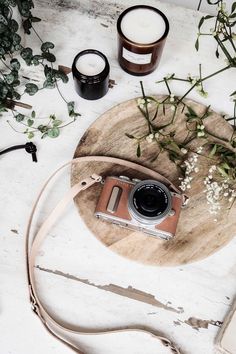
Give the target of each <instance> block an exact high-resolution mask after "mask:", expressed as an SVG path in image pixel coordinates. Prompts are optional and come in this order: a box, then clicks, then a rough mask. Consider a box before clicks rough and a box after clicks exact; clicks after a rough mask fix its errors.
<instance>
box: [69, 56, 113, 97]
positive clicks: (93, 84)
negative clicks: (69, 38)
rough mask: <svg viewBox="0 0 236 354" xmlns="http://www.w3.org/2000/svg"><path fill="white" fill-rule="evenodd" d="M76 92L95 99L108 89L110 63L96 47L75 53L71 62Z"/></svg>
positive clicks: (103, 94)
mask: <svg viewBox="0 0 236 354" xmlns="http://www.w3.org/2000/svg"><path fill="white" fill-rule="evenodd" d="M72 73H73V78H74V84H75V89H76V92H77V93H78V94H79V95H80V96H81V97H83V98H85V99H87V100H97V99H99V98H101V97H103V96H105V94H106V93H107V91H108V88H109V73H110V65H109V63H108V60H107V58H106V56H105V55H104V54H103V53H101V52H99V51H98V50H96V49H86V50H83V51H82V52H80V53H79V54H77V55H76V57H75V58H74V61H73V64H72Z"/></svg>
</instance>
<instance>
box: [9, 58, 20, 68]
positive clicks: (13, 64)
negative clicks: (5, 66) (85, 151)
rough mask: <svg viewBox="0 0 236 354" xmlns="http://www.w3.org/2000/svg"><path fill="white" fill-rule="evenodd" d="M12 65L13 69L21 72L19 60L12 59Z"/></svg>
mask: <svg viewBox="0 0 236 354" xmlns="http://www.w3.org/2000/svg"><path fill="white" fill-rule="evenodd" d="M10 65H11V67H12V68H13V69H15V70H19V69H20V62H19V60H18V59H15V58H14V59H12V60H11V61H10Z"/></svg>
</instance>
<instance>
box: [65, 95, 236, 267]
mask: <svg viewBox="0 0 236 354" xmlns="http://www.w3.org/2000/svg"><path fill="white" fill-rule="evenodd" d="M157 98H158V99H163V96H157ZM185 103H187V104H188V106H191V107H192V108H193V109H194V110H195V112H197V113H198V114H203V113H204V112H205V110H206V107H205V106H203V105H201V104H199V103H196V102H194V101H191V100H185ZM171 116H172V111H171V110H170V109H169V108H167V110H166V112H165V115H163V112H161V113H159V114H158V116H157V118H156V120H155V122H157V123H156V124H157V125H159V126H160V125H163V124H165V123H166V122H169V121H170V119H171ZM185 119H186V116H185V111H184V112H182V108H181V107H180V108H178V111H177V116H176V119H175V128H174V129H175V131H176V135H175V139H176V140H177V141H183V139H184V137H185V136H186V130H185ZM204 122H205V125H206V127H207V129H208V130H209V131H211V132H213V133H215V134H218V136H221V137H223V138H226V139H228V138H229V137H231V135H232V132H233V128H232V126H231V125H230V124H228V123H227V122H226V121H225V120H224V119H223V118H222V117H221V116H220V115H219V114H217V113H215V112H212V114H211V115H210V116H209V117H208V118H206V119H205V120H204ZM167 129H168V128H167ZM171 129H172V130H173V126H172V128H171ZM146 131H147V127H146V124H145V120H144V118H143V116H142V114H141V113H140V112H139V110H138V108H137V101H136V100H135V99H133V100H129V101H126V102H123V103H121V104H119V105H117V106H116V107H114V108H112V109H111V110H109V111H107V112H106V113H104V114H103V115H102V116H101V117H99V118H98V119H97V120H96V121H95V122H94V123H93V124H92V125H91V126H90V127H89V129H88V130H87V131H86V132H85V134H84V136H83V137H82V139H81V141H80V142H79V145H78V146H77V149H76V151H75V155H74V157H79V156H85V155H106V156H113V157H119V158H123V159H127V160H131V161H135V162H138V163H140V164H142V165H144V166H147V167H149V168H152V169H153V170H156V171H158V172H159V173H161V174H163V175H164V176H166V177H167V178H169V179H170V180H171V181H172V182H173V183H174V184H176V185H179V182H180V181H179V173H178V170H177V168H176V165H175V164H174V163H173V162H171V161H170V160H169V158H168V156H167V154H166V153H162V154H160V155H159V157H158V159H156V160H155V161H152V160H153V156H155V155H156V153H157V145H156V144H155V143H147V142H144V143H142V156H141V157H140V158H138V157H137V156H136V148H137V146H136V143H135V140H134V139H129V138H127V137H126V135H125V133H129V134H133V135H135V136H142V135H143V134H144V133H146ZM166 131H167V130H166ZM202 143H203V140H202V139H201V140H200V139H198V140H194V142H193V143H192V145H190V146H191V147H192V148H196V147H197V146H199V145H202ZM208 161H209V160H208V159H206V158H204V157H200V158H199V160H198V162H199V163H198V167H199V169H200V171H199V173H198V174H197V175H195V177H194V179H193V182H192V188H191V190H190V193H189V196H190V202H189V204H188V207H187V208H186V209H183V210H182V211H181V215H180V220H179V223H178V227H177V233H176V236H175V237H174V239H172V240H170V241H164V240H160V239H157V238H154V237H150V236H147V235H145V234H142V233H140V232H135V231H131V230H127V229H123V228H120V227H119V226H116V225H112V224H110V223H107V222H104V221H101V220H99V219H97V218H95V217H94V215H93V213H94V210H95V206H96V203H97V200H98V197H99V194H100V192H101V188H102V186H101V185H95V186H93V187H91V188H90V189H88V190H86V191H84V192H82V193H81V194H80V195H79V197H77V198H75V204H76V206H77V207H78V208H79V212H80V215H81V217H82V219H83V220H84V221H85V223H86V225H87V226H88V228H89V229H90V230H91V231H92V232H93V234H94V235H95V236H96V237H97V238H98V239H99V240H100V241H101V242H102V243H103V244H104V245H105V246H107V247H109V249H111V250H112V251H114V252H117V253H118V254H120V255H122V256H124V257H127V258H129V259H132V260H135V261H139V262H142V263H145V264H150V265H162V266H176V265H181V264H186V263H190V262H193V261H197V260H201V259H203V258H205V257H207V256H209V255H211V254H212V253H214V252H216V251H217V250H218V249H219V248H221V247H223V246H224V245H225V244H227V243H228V242H229V241H230V240H231V239H232V238H233V236H235V233H236V218H235V217H233V215H235V209H236V208H235V206H234V207H233V208H231V210H230V212H227V211H226V210H225V208H222V210H223V211H222V212H221V213H220V214H219V215H218V216H217V222H216V221H214V217H213V216H212V215H211V214H210V213H209V211H208V205H207V203H206V195H205V193H204V185H203V178H204V177H205V176H206V175H207V172H208V168H209V162H208ZM94 172H96V173H98V174H101V175H103V176H108V175H121V174H122V175H127V176H129V177H137V178H146V177H148V176H141V175H140V174H137V173H136V171H133V170H127V169H124V168H122V167H120V166H117V165H111V164H107V163H102V164H101V163H83V164H79V165H74V166H73V167H72V172H71V173H72V175H71V183H72V185H74V184H75V183H76V182H78V181H79V180H81V179H82V178H83V177H85V176H88V175H90V174H91V173H94ZM235 204H236V203H234V205H235Z"/></svg>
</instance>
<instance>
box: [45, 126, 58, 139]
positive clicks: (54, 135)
mask: <svg viewBox="0 0 236 354" xmlns="http://www.w3.org/2000/svg"><path fill="white" fill-rule="evenodd" d="M59 134H60V130H59V128H58V127H53V128H51V129H48V132H47V135H48V136H49V137H50V138H57V137H58V136H59Z"/></svg>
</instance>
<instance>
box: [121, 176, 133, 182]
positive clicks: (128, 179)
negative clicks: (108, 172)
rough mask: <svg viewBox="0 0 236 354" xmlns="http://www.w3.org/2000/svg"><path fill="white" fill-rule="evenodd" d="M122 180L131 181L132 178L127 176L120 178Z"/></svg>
mask: <svg viewBox="0 0 236 354" xmlns="http://www.w3.org/2000/svg"><path fill="white" fill-rule="evenodd" d="M119 178H120V179H123V180H124V181H130V178H129V177H127V176H119Z"/></svg>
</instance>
